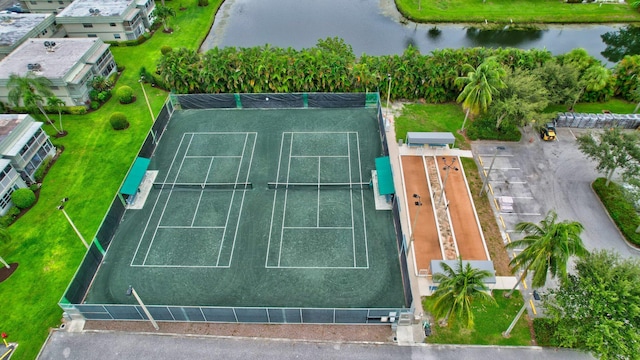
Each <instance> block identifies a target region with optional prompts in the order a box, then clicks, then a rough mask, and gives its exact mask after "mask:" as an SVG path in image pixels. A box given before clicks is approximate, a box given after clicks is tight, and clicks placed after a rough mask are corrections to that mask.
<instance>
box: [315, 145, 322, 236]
mask: <svg viewBox="0 0 640 360" xmlns="http://www.w3.org/2000/svg"><path fill="white" fill-rule="evenodd" d="M317 158H318V195H317V199H316V200H317V201H316V204H318V205H317V206H316V226H318V227H319V226H320V165H321V164H320V163H321V162H322V158H321V157H320V156H318V157H317Z"/></svg>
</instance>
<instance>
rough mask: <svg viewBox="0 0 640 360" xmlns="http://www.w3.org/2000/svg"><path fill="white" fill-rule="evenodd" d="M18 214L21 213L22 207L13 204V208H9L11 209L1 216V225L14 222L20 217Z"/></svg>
mask: <svg viewBox="0 0 640 360" xmlns="http://www.w3.org/2000/svg"><path fill="white" fill-rule="evenodd" d="M18 214H20V209H18V207H16V206H12V207H11V208H9V211H7V213H6V214H4V216H1V217H0V226H4V227H7V226H9V225H11V224H13V222H14V221H16V217H18Z"/></svg>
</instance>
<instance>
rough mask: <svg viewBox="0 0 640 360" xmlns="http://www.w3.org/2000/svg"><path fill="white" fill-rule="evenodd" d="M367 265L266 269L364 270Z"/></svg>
mask: <svg viewBox="0 0 640 360" xmlns="http://www.w3.org/2000/svg"><path fill="white" fill-rule="evenodd" d="M368 268H369V266H356V267H353V266H280V265H278V266H267V269H311V270H366V269H368Z"/></svg>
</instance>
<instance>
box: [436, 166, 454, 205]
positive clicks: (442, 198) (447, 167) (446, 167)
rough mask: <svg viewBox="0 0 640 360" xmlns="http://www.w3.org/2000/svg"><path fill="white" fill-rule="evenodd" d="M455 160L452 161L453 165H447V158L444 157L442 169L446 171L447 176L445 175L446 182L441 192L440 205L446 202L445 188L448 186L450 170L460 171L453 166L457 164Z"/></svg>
mask: <svg viewBox="0 0 640 360" xmlns="http://www.w3.org/2000/svg"><path fill="white" fill-rule="evenodd" d="M452 159H453V160H452V161H451V164H447V158H446V157H444V156H443V157H442V161H443V162H444V167H443V168H442V170H445V171H446V174H445V175H444V181H443V182H442V191H440V203H442V202H443V201H444V188H445V187H446V186H447V179H448V178H449V170H450V169H453V171H458V168H457V167H455V166H453V164H455V163H456V158H452Z"/></svg>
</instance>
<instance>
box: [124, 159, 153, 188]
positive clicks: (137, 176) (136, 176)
mask: <svg viewBox="0 0 640 360" xmlns="http://www.w3.org/2000/svg"><path fill="white" fill-rule="evenodd" d="M150 161H151V159H147V158H143V157H138V158H136V161H135V162H134V163H133V166H132V167H131V169H130V170H129V174H127V178H126V179H125V180H124V184H123V185H122V188H121V189H120V193H121V194H123V195H135V194H136V193H137V192H138V187H139V186H140V183H141V182H142V178H144V174H145V173H146V172H147V168H148V167H149V162H150Z"/></svg>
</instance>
